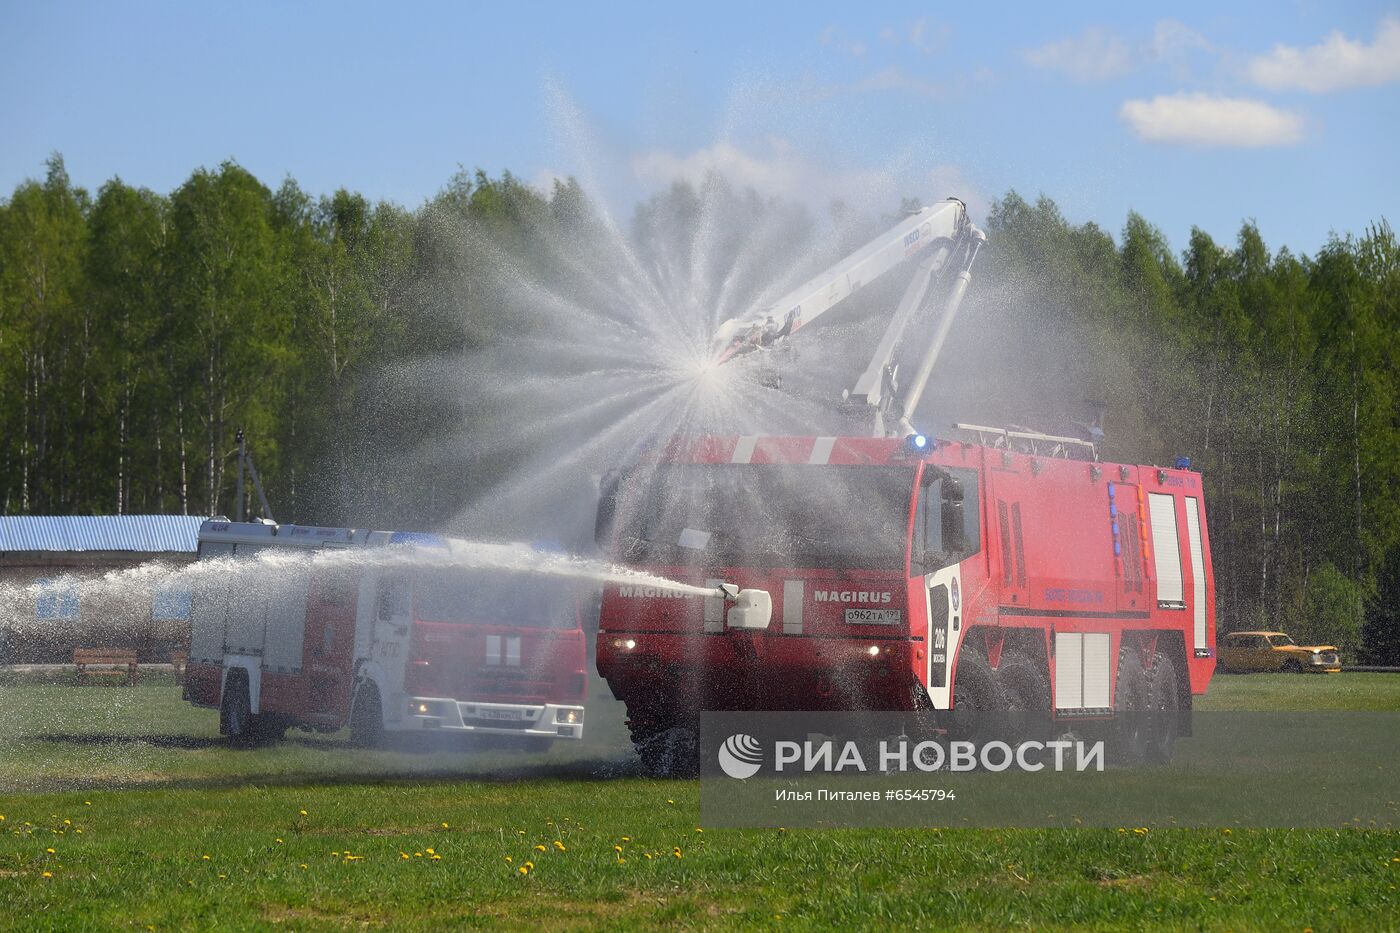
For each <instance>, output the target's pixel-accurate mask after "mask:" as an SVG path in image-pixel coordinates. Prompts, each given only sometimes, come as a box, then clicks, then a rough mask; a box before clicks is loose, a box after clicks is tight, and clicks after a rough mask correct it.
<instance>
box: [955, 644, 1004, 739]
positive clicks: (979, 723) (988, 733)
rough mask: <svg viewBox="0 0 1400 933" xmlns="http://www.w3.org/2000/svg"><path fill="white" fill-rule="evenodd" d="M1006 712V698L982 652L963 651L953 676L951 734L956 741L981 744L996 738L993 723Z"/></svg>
mask: <svg viewBox="0 0 1400 933" xmlns="http://www.w3.org/2000/svg"><path fill="white" fill-rule="evenodd" d="M1005 709H1006V698H1005V696H1004V695H1003V692H1002V689H1001V685H1000V684H998V683H997V678H996V676H995V674H994V673H993V672H992V666H991V665H990V664H989V663H987V658H986V657H985V656H984V655H982V654H981V653H980V652H977V651H973V650H971V649H969V648H964V650H963V651H961V652H960V653H959V655H958V665H957V668H956V669H955V671H954V675H953V709H952V717H951V721H950V728H949V733H950V735H951V736H952V738H954V739H959V740H963V741H970V742H976V743H977V744H979V745H980V744H982V743H983V742H987V741H990V740H991V739H994V738H997V734H996V733H997V730H996V728H995V724H994V722H993V720H994V719H995V718H996V717H997V716H999V715H1000V714H1001V713H1003V711H1005Z"/></svg>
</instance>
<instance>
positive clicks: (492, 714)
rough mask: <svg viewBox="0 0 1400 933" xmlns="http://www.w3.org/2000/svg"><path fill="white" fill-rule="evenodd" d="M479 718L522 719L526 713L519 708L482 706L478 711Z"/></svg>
mask: <svg viewBox="0 0 1400 933" xmlns="http://www.w3.org/2000/svg"><path fill="white" fill-rule="evenodd" d="M476 715H477V718H479V719H521V718H523V716H524V714H523V713H522V712H521V711H520V710H518V709H489V708H482V709H478V710H477V711H476Z"/></svg>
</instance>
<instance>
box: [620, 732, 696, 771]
mask: <svg viewBox="0 0 1400 933" xmlns="http://www.w3.org/2000/svg"><path fill="white" fill-rule="evenodd" d="M636 748H637V756H638V757H640V758H641V759H642V770H643V771H644V772H645V773H646V775H647V776H648V777H657V778H690V777H695V776H696V775H697V774H699V773H700V743H699V741H698V740H697V739H696V736H695V730H694V729H687V728H685V727H683V726H672V727H670V728H668V729H661V730H659V731H658V732H656V733H655V734H654V735H652V736H651V737H650V738H648V739H646V740H645V741H641V742H637V743H636Z"/></svg>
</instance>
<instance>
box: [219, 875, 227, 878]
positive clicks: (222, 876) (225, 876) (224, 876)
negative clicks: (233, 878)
mask: <svg viewBox="0 0 1400 933" xmlns="http://www.w3.org/2000/svg"><path fill="white" fill-rule="evenodd" d="M219 877H220V878H227V877H228V875H220V876H219Z"/></svg>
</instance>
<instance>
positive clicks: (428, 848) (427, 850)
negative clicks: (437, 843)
mask: <svg viewBox="0 0 1400 933" xmlns="http://www.w3.org/2000/svg"><path fill="white" fill-rule="evenodd" d="M423 851H424V852H426V853H428V854H429V855H437V849H434V848H433V847H432V846H428V847H427V848H426V849H424V850H423Z"/></svg>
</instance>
